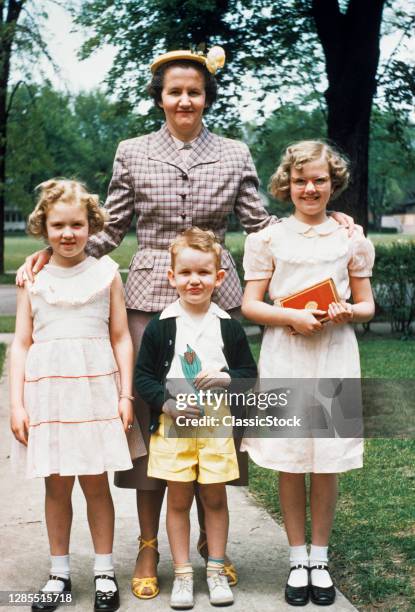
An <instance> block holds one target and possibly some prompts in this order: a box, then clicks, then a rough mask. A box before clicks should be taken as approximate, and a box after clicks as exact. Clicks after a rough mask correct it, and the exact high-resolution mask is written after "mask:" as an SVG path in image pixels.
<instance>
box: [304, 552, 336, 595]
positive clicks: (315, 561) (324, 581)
mask: <svg viewBox="0 0 415 612" xmlns="http://www.w3.org/2000/svg"><path fill="white" fill-rule="evenodd" d="M327 551H328V546H315V545H314V544H312V545H311V548H310V558H309V563H310V567H313V565H327V564H328V556H327ZM311 584H312V585H313V586H317V587H321V588H323V589H327V588H328V587H330V586H332V584H333V581H332V579H331V578H330V574H329V572H328V571H327V570H326V569H315V570H311Z"/></svg>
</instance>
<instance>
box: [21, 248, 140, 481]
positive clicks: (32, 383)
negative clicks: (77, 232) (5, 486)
mask: <svg viewBox="0 0 415 612" xmlns="http://www.w3.org/2000/svg"><path fill="white" fill-rule="evenodd" d="M117 268H118V265H117V264H116V263H115V262H114V261H113V260H112V259H111V258H110V257H108V256H104V257H102V258H101V259H99V260H98V259H95V258H94V257H87V258H86V259H85V260H83V261H82V262H81V263H79V264H77V265H76V266H73V267H71V268H62V267H60V266H55V265H51V264H49V265H47V266H45V267H44V268H43V270H42V271H41V272H39V274H38V275H37V276H36V280H35V282H34V283H33V284H31V285H30V286H29V288H28V290H29V296H30V302H31V307H32V315H33V344H32V345H31V347H30V349H29V352H28V355H27V359H26V368H25V385H24V405H25V408H26V411H27V413H28V415H29V421H30V427H29V442H28V446H27V458H26V475H27V477H29V478H33V477H38V476H49V475H50V474H60V475H61V476H73V475H88V474H101V473H103V472H105V471H108V470H128V469H130V468H131V467H132V463H131V458H130V452H129V449H128V444H127V438H126V435H125V432H124V429H123V425H122V422H121V419H120V416H119V414H118V394H119V391H118V386H117V375H118V367H117V363H116V361H115V358H114V354H113V351H112V347H111V343H110V338H109V328H108V323H109V314H110V288H111V283H112V281H113V279H114V275H115V274H116V271H117ZM19 446H22V445H19Z"/></svg>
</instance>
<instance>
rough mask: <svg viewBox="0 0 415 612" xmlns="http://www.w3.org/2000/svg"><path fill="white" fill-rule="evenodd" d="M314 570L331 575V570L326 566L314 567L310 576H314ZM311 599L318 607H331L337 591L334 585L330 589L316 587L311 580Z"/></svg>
mask: <svg viewBox="0 0 415 612" xmlns="http://www.w3.org/2000/svg"><path fill="white" fill-rule="evenodd" d="M313 569H320V570H321V569H322V570H326V572H328V573H329V575H330V572H329V568H328V567H327V565H325V564H319V565H313V566H312V567H310V576H311V575H312V574H311V570H313ZM310 598H311V601H312V602H313V604H316V606H331V605H332V604H333V603H334V600H335V599H336V590H335V588H334V586H333V585H332V586H329V587H319V586H315V585H313V583H312V582H311V578H310Z"/></svg>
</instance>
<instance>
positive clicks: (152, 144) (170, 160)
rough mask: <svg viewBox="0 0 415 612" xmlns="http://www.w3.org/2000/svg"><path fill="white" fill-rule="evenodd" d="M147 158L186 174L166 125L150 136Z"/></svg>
mask: <svg viewBox="0 0 415 612" xmlns="http://www.w3.org/2000/svg"><path fill="white" fill-rule="evenodd" d="M148 156H149V158H150V159H154V160H156V161H161V162H164V163H166V164H170V165H171V166H176V167H177V168H180V170H182V171H183V172H186V166H185V164H184V163H183V160H182V158H181V155H180V153H179V151H178V150H177V147H176V145H175V143H174V140H173V138H172V137H171V136H170V132H169V130H168V129H167V126H166V124H164V125H163V127H162V128H161V129H160V130H159V131H158V132H154V133H153V134H150V138H149V146H148Z"/></svg>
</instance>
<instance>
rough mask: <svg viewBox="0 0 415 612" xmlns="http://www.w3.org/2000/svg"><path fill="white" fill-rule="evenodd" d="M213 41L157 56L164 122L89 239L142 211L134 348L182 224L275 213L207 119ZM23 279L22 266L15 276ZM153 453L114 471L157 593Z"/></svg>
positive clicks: (237, 152) (240, 154)
mask: <svg viewBox="0 0 415 612" xmlns="http://www.w3.org/2000/svg"><path fill="white" fill-rule="evenodd" d="M217 49H218V47H216V48H215V47H214V48H213V49H212V50H211V52H212V51H213V54H212V53H210V54H208V56H207V57H204V56H202V55H197V54H194V53H192V52H191V51H171V52H169V53H166V54H164V55H161V56H159V57H158V58H156V60H155V61H154V62H153V64H152V66H151V71H152V80H151V82H150V84H149V87H148V91H149V93H150V95H151V96H152V98H153V100H154V103H155V105H156V106H157V107H159V108H161V109H162V111H163V113H164V116H165V124H164V125H163V127H162V128H161V129H160V130H159V131H157V132H153V133H151V134H147V135H145V136H139V137H138V138H132V139H130V140H126V141H123V142H121V143H120V145H119V146H118V149H117V152H116V156H115V161H114V168H113V176H112V179H111V182H110V185H109V190H108V198H107V201H106V204H105V207H106V209H107V211H108V213H109V222H108V224H107V226H106V228H105V230H104V231H103V232H101V233H100V234H97V235H95V236H91V237H90V239H89V241H88V253H89V254H90V255H94V256H96V257H101V256H102V255H104V254H106V253H109V252H110V251H112V250H113V249H115V248H116V247H117V246H118V245H119V244H120V243H121V241H122V239H123V237H124V236H125V234H126V232H127V231H128V229H129V227H130V224H131V221H132V218H133V215H134V214H135V215H136V220H137V224H136V234H137V241H138V250H137V252H136V254H135V255H134V257H133V259H132V261H131V264H130V269H129V274H128V279H127V283H126V287H125V292H126V306H127V309H128V321H129V328H130V333H131V336H132V339H133V344H134V349H135V353H136V354H137V352H138V350H139V347H140V342H141V337H142V333H143V331H144V328H145V326H146V324H147V323H148V322H149V320H150V319H151V318H152V317H153V316H154V314H155V313H157V312H160V311H161V310H163V308H165V307H166V306H167V305H168V304H170V303H171V302H173V301H174V300H175V299H176V298H177V295H176V293H175V290H174V289H173V288H172V287H170V286H169V283H168V281H167V270H168V268H169V253H168V245H169V243H170V242H171V241H172V239H173V238H175V236H176V235H177V234H178V233H179V232H181V231H183V230H185V229H186V228H188V227H191V226H194V225H197V226H198V227H200V228H203V229H210V230H213V231H214V232H215V234H216V236H217V237H218V239H219V241H220V242H221V243H222V244H224V239H225V233H226V229H227V219H228V216H229V214H230V213H231V212H234V213H235V214H236V215H237V216H238V218H239V220H240V222H241V224H242V226H243V227H244V229H245V230H246V231H247V232H248V233H249V232H256V231H258V230H260V229H262V228H264V227H266V226H267V225H268V224H269V223H272V222H276V221H277V219H276V218H275V217H270V216H269V215H268V213H267V212H266V211H265V209H264V208H263V205H262V203H261V200H260V198H259V195H258V185H259V183H258V177H257V174H256V170H255V167H254V164H253V161H252V158H251V155H250V153H249V150H248V147H247V146H246V145H245V144H243V143H241V142H238V141H235V140H230V139H227V138H222V137H220V136H217V135H216V134H213V133H212V132H210V131H209V130H208V129H207V128H206V127H205V126H204V125H203V121H202V120H203V114H204V113H205V112H206V111H207V110H208V109H209V108H210V107H211V106H212V104H213V103H214V101H215V99H216V94H217V84H216V80H215V78H214V75H213V73H214V72H215V71H216V67H218V65H220V64H221V63H222V65H223V61H221V58H220V55H219V54H218V52H217V51H216V50H217ZM212 55H213V57H212ZM218 55H219V57H218ZM223 60H224V55H223ZM208 68H209V69H208ZM337 215H339V214H338V213H337ZM338 218H339V219H340V220H342V222H343V224H345V225H346V224H348V223H351V224H353V222H352V220H351V219H350V218H349V217H345V216H344V215H341V214H340V215H339V217H338ZM40 253H41V254H39V253H37V254H34V255H33V256H31V257H29V258H28V260H27V263H26V271H27V273H28V275H29V277H31V276H32V273H31V269H32V267H33V264H34V263H35V262H36V265H35V266H34V267H33V271H34V272H37V271H38V270H39V269H40V268H41V267H42V266H43V265H44V264H45V263H46V262H47V261H48V257H49V256H48V254H47V252H45V251H42V252H40ZM222 267H223V268H225V269H226V270H227V275H226V278H225V280H224V282H223V284H222V285H221V287H220V288H219V289H218V291H217V293H216V296H215V301H216V302H217V303H218V305H219V306H220V307H221V308H223V309H224V310H227V311H229V312H231V313H235V314H238V313H239V307H240V304H241V301H242V291H241V285H240V282H239V279H238V275H237V272H236V268H235V264H234V262H233V260H232V257H231V255H230V253H229V252H228V251H227V250H226V249H224V251H223V260H222ZM20 277H21V274H19V276H18V280H19V279H20ZM137 404H138V402H136V414H137V416H138V418H139V421H140V425H141V429H142V432H143V435H144V437H145V439H146V444H148V438H149V424H150V413H149V410H148V408H147V407H145V406H144V405H143V403H142V401H139V406H138V405H137ZM241 457H243V460H242V461H241V460H240V461H239V469H240V473H241V478H240V479H239V481H238V484H247V461H246V456H245V454H244V455H240V456H239V459H241ZM147 461H148V458H147V457H141V458H139V459H137V460H136V461H135V462H134V468H133V469H132V470H129V471H126V472H122V473H121V472H120V473H118V474H117V475H116V479H115V483H116V485H117V486H119V487H126V488H135V489H137V511H138V518H139V523H140V530H141V535H140V538H139V541H140V547H139V555H138V557H137V563H136V567H135V572H134V577H133V580H132V589H133V593H134V594H135V595H136V596H137V597H139V598H142V599H150V598H151V597H155V596H156V595H157V594H158V592H159V588H158V582H157V577H156V566H157V560H158V552H157V540H156V538H157V533H158V525H159V518H160V510H161V505H162V502H163V496H164V490H165V485H164V483H163V482H162V481H159V480H156V479H152V478H148V477H147ZM198 511H199V522H200V525H201V532H200V538H199V545H198V549H199V552H200V553H201V555H202V556H204V557H205V558H207V548H206V540H205V535H204V531H203V516H202V511H201V508H200V504H198ZM225 569H226V572H227V575H228V580H229V583H230V584H231V585H232V584H236V582H237V575H236V571H235V568H234V567H233V565H231V563H230V562H229V560H228V559H227V560H226V565H225Z"/></svg>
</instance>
